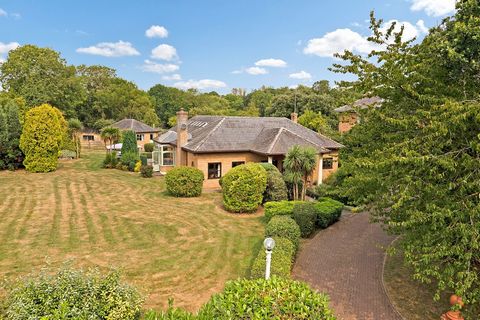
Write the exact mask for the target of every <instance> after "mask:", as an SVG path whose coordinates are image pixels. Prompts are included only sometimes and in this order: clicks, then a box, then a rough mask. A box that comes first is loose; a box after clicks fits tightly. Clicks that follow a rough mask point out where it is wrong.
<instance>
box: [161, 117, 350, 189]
mask: <svg viewBox="0 0 480 320" xmlns="http://www.w3.org/2000/svg"><path fill="white" fill-rule="evenodd" d="M296 121H297V114H296V113H293V114H292V118H291V120H290V119H287V118H275V117H227V116H195V117H193V118H191V119H188V113H187V112H186V111H183V109H182V110H180V111H179V112H177V125H176V126H175V127H173V128H172V129H170V130H169V131H167V132H165V133H164V134H162V135H160V136H159V137H158V139H155V142H156V145H157V150H158V151H155V152H154V167H156V168H155V170H157V171H160V172H167V171H168V170H169V169H171V168H173V167H174V166H178V165H181V166H191V167H196V168H198V169H200V170H202V171H203V173H204V175H205V182H204V187H206V188H218V187H219V179H220V178H221V177H222V176H223V175H224V174H225V173H227V172H228V170H230V169H231V168H233V167H235V166H238V165H241V164H244V163H247V162H269V163H272V164H273V165H275V166H276V167H277V168H278V169H279V170H281V171H282V169H283V168H282V164H283V159H284V158H285V155H286V153H287V152H288V150H289V149H290V148H291V147H292V146H294V145H301V146H310V147H313V148H315V149H316V150H317V151H318V158H317V159H318V160H317V165H316V168H315V171H314V173H313V174H312V176H311V177H310V179H309V180H310V181H309V182H310V183H311V184H314V183H322V182H323V181H324V180H325V179H326V178H327V177H328V176H329V175H330V174H331V173H332V172H334V171H335V170H337V168H338V151H339V149H340V148H342V147H343V146H342V145H341V144H340V143H338V142H335V141H333V140H332V139H330V138H328V137H326V136H323V135H321V134H318V133H316V132H314V131H312V130H310V129H308V128H305V127H303V126H302V125H300V124H298V123H297V122H296Z"/></svg>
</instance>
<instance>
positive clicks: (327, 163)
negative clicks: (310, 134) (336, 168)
mask: <svg viewBox="0 0 480 320" xmlns="http://www.w3.org/2000/svg"><path fill="white" fill-rule="evenodd" d="M323 169H333V158H323Z"/></svg>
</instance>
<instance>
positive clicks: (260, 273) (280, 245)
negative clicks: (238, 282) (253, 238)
mask: <svg viewBox="0 0 480 320" xmlns="http://www.w3.org/2000/svg"><path fill="white" fill-rule="evenodd" d="M294 257H295V246H294V245H293V243H292V241H290V240H288V239H286V238H279V237H276V238H275V248H274V249H273V251H272V264H271V269H270V272H271V275H272V276H280V277H285V278H289V277H290V271H291V270H292V263H293V260H294ZM265 263H266V253H265V250H264V249H263V247H262V250H260V252H259V253H258V255H257V257H256V259H255V260H254V262H253V265H252V269H251V270H250V277H251V278H253V279H256V278H264V277H265Z"/></svg>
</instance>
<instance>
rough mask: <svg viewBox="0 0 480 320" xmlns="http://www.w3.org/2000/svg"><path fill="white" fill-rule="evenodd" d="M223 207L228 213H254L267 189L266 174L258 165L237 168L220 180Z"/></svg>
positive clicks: (250, 164)
mask: <svg viewBox="0 0 480 320" xmlns="http://www.w3.org/2000/svg"><path fill="white" fill-rule="evenodd" d="M220 185H221V186H222V191H223V205H224V207H225V209H226V210H227V211H230V212H255V211H256V210H257V208H258V206H259V205H260V204H261V203H262V199H263V193H264V192H265V189H266V187H267V172H266V171H265V169H264V168H263V167H262V166H261V165H260V164H258V163H248V164H242V165H240V166H237V167H235V168H233V169H231V170H230V171H228V173H227V174H226V175H224V176H223V177H222V178H221V179H220Z"/></svg>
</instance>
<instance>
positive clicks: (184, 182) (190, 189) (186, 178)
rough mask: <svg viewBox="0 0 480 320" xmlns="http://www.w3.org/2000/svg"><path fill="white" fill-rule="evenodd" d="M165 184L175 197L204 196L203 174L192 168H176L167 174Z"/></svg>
mask: <svg viewBox="0 0 480 320" xmlns="http://www.w3.org/2000/svg"><path fill="white" fill-rule="evenodd" d="M165 183H166V185H167V190H168V192H169V193H170V194H171V195H173V196H175V197H198V196H199V195H201V194H202V187H203V172H202V171H201V170H199V169H197V168H192V167H175V168H173V169H172V170H170V171H168V172H167V175H166V176H165Z"/></svg>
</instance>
